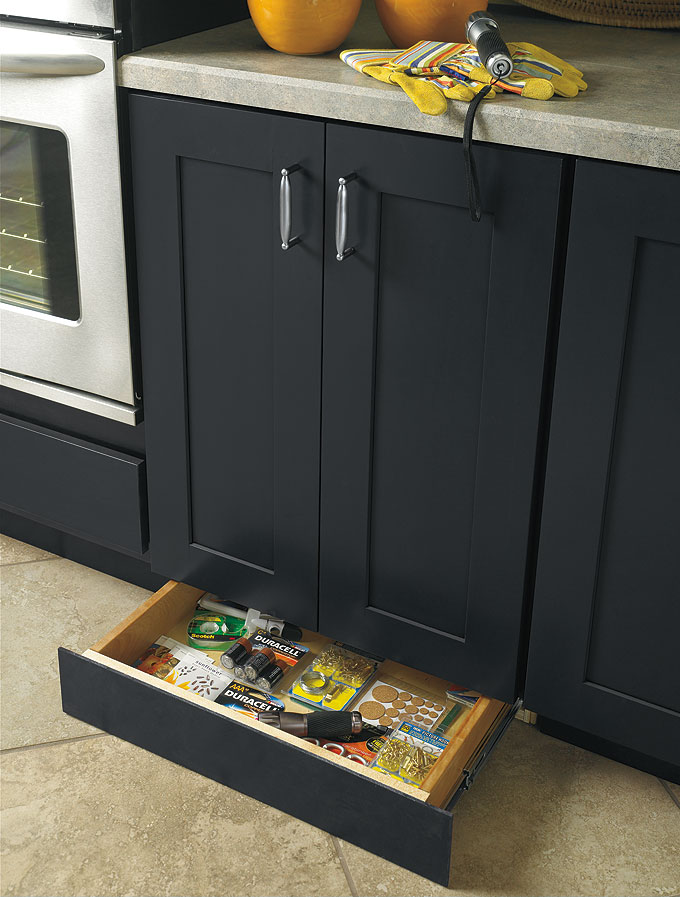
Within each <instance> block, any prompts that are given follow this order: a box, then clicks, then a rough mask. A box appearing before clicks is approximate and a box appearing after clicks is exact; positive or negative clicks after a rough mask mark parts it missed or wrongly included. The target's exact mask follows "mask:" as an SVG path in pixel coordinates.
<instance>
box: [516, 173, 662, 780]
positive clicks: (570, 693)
mask: <svg viewBox="0 0 680 897" xmlns="http://www.w3.org/2000/svg"><path fill="white" fill-rule="evenodd" d="M679 209H680V175H677V174H674V173H671V172H654V171H645V170H641V169H634V168H626V167H624V166H619V165H613V164H607V163H600V162H586V161H584V162H579V163H578V165H577V170H576V182H575V194H574V206H573V213H572V218H571V233H570V238H569V252H568V256H567V276H566V281H565V293H564V304H563V310H562V320H561V325H560V337H559V348H558V356H557V370H556V382H555V396H554V405H553V412H552V423H551V429H550V445H549V452H548V468H547V480H546V488H545V505H544V510H543V521H542V527H541V537H540V548H539V563H538V576H537V582H536V596H535V600H534V611H533V621H532V627H531V643H530V654H529V668H528V679H527V690H526V703H527V706H528V707H530V708H531V709H532V710H535V711H538V712H539V713H541V714H544V715H545V716H547V717H550V718H552V719H554V720H557V721H559V722H561V723H565V724H567V725H570V726H573V727H576V728H578V729H581V730H584V731H586V732H589V733H592V734H594V735H597V736H599V737H602V738H605V739H608V740H610V741H614V742H616V743H618V744H620V745H623V746H625V747H628V748H630V749H632V750H636V751H641V752H643V753H645V754H650V755H652V756H655V757H657V758H659V759H662V760H666V761H668V762H674V763H676V764H677V763H678V761H679V760H680V751H679V747H680V663H679V658H678V633H679V632H680V293H679V291H678V281H679V279H680V215H679V213H678V210H679Z"/></svg>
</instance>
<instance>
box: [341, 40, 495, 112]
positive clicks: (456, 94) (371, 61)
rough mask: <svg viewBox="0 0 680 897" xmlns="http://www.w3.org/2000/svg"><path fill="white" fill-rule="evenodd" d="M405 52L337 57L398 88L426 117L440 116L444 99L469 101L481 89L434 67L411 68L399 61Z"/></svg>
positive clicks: (362, 52)
mask: <svg viewBox="0 0 680 897" xmlns="http://www.w3.org/2000/svg"><path fill="white" fill-rule="evenodd" d="M417 46H420V45H417ZM428 46H429V44H428ZM433 46H435V45H433ZM436 46H438V47H440V46H446V47H448V46H450V45H448V44H436ZM451 46H460V45H457V44H454V45H451ZM466 46H467V45H466ZM408 53H409V51H404V50H344V51H343V52H342V53H341V54H340V58H341V59H342V60H343V62H346V63H347V64H348V65H351V66H352V68H354V69H356V70H357V71H358V72H362V73H363V74H365V75H370V77H372V78H376V79H377V80H378V81H382V82H384V83H385V84H394V85H395V86H397V87H400V88H401V89H402V90H403V91H404V93H405V94H406V95H407V96H408V97H409V99H411V100H412V101H413V102H414V103H415V105H416V106H417V107H418V109H420V111H421V112H424V113H425V114H426V115H443V114H444V112H446V108H447V100H448V99H454V100H462V101H463V102H469V101H470V100H471V99H472V98H473V97H474V96H475V94H477V93H479V91H480V90H481V89H482V88H483V87H484V86H485V84H484V83H480V82H477V81H474V80H470V79H468V78H467V77H466V76H463V75H459V74H458V73H453V74H447V73H445V72H442V71H441V70H440V69H439V68H437V67H429V68H422V67H421V68H418V69H414V68H412V67H411V66H410V65H406V64H404V63H403V62H402V61H401V60H402V58H404V59H405V58H407V54H408ZM488 95H489V97H492V96H494V91H493V90H491V91H489V94H488Z"/></svg>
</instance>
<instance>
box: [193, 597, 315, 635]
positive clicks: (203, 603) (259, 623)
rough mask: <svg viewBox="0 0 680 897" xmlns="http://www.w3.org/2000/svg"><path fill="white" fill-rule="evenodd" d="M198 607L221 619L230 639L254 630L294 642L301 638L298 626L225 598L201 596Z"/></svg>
mask: <svg viewBox="0 0 680 897" xmlns="http://www.w3.org/2000/svg"><path fill="white" fill-rule="evenodd" d="M198 605H199V607H200V608H202V609H203V610H206V611H210V612H211V613H213V614H219V615H220V616H221V617H223V618H224V619H225V621H226V624H227V626H228V627H229V629H230V631H231V632H232V636H231V637H232V639H237V638H240V637H241V636H242V635H248V633H249V632H254V631H255V630H256V629H263V630H264V631H265V632H268V633H269V634H270V635H273V636H283V638H284V639H288V640H289V641H294V642H295V641H298V640H299V639H301V638H302V630H301V629H300V628H299V627H298V626H294V625H293V624H292V623H287V622H286V621H285V620H279V619H278V618H277V617H272V616H270V615H269V614H263V613H261V611H259V610H255V608H254V607H248V608H242V607H236V606H234V605H233V604H231V603H230V602H229V601H227V600H226V599H225V598H218V596H217V595H203V597H202V598H200V599H199V601H198Z"/></svg>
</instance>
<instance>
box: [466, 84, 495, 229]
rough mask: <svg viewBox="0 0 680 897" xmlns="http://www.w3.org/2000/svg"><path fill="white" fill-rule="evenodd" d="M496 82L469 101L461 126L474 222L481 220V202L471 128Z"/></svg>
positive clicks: (469, 203) (488, 85)
mask: <svg viewBox="0 0 680 897" xmlns="http://www.w3.org/2000/svg"><path fill="white" fill-rule="evenodd" d="M498 80H499V79H498V78H495V79H494V80H493V81H492V82H491V83H490V84H487V85H486V86H485V87H482V89H481V90H480V91H479V93H478V94H477V95H476V96H474V97H473V98H472V100H470V105H469V106H468V111H467V114H466V116H465V124H464V125H463V160H464V162H465V180H466V182H467V194H468V206H469V207H470V217H471V218H472V220H473V221H475V222H478V221H481V220H482V201H481V198H480V195H479V177H478V175H477V165H476V164H475V159H474V156H473V155H472V127H473V125H474V123H475V114H476V112H477V108H478V106H479V104H480V103H481V102H482V100H483V99H484V97H485V96H486V95H487V94H488V93H489V91H490V90H491V89H492V87H493V86H494V84H496V83H497V82H498Z"/></svg>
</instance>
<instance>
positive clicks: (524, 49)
mask: <svg viewBox="0 0 680 897" xmlns="http://www.w3.org/2000/svg"><path fill="white" fill-rule="evenodd" d="M508 50H509V51H510V55H511V57H512V64H513V71H512V74H511V75H509V76H508V77H507V78H500V79H498V80H496V79H495V78H494V77H493V76H492V75H490V74H489V72H488V71H487V70H486V69H485V68H484V66H483V65H482V63H481V61H480V59H479V55H478V54H477V50H476V49H475V48H474V47H473V46H472V45H471V44H464V45H462V46H461V47H460V48H459V49H458V50H457V51H456V52H454V53H453V54H452V55H451V57H450V58H449V59H447V60H446V62H445V63H443V64H442V68H443V69H444V71H455V72H457V73H458V74H460V75H464V76H465V77H467V78H471V79H473V80H476V81H483V82H485V83H486V84H490V83H491V82H492V81H493V82H494V84H495V85H496V86H498V87H499V88H501V89H502V90H507V91H509V92H510V93H517V94H519V95H520V96H523V97H528V98H529V99H533V100H549V99H550V98H551V97H552V96H553V95H554V94H557V95H558V96H561V97H575V96H577V95H578V93H579V91H581V90H585V89H586V88H587V86H588V85H587V84H586V82H585V81H584V80H583V72H581V71H579V70H578V69H577V68H575V67H574V66H573V65H571V64H570V63H568V62H565V61H564V60H563V59H560V58H559V57H558V56H555V55H553V54H552V53H549V52H548V51H547V50H543V49H542V48H541V47H537V46H535V44H527V43H509V44H508Z"/></svg>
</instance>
